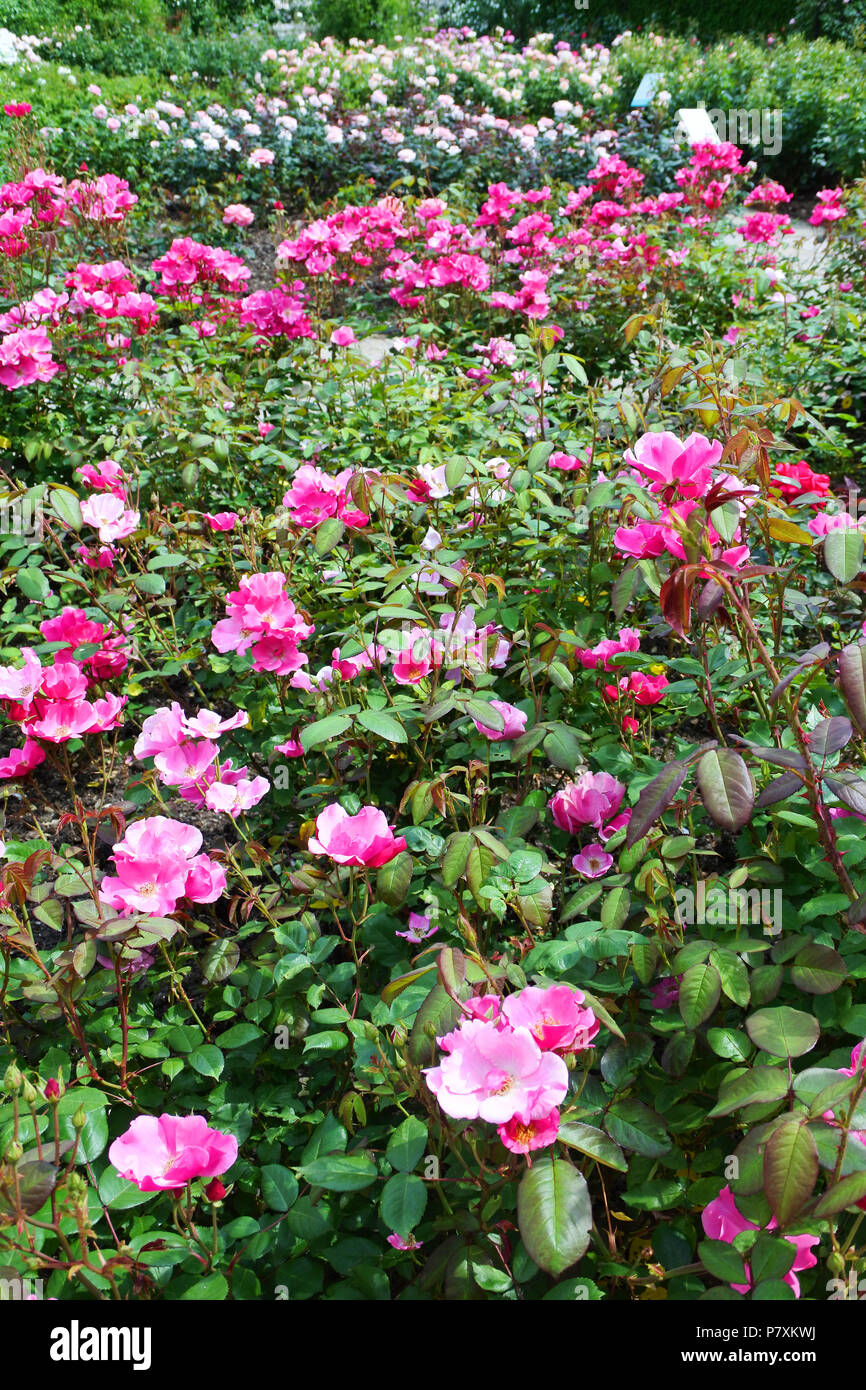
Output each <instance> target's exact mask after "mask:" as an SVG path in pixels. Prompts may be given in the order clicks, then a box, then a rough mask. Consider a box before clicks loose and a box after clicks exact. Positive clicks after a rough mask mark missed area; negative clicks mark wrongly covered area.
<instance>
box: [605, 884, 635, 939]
mask: <svg viewBox="0 0 866 1390" xmlns="http://www.w3.org/2000/svg"><path fill="white" fill-rule="evenodd" d="M630 910H631V893H630V892H629V890H628V887H627V886H626V885H624V884H623V885H622V886H620V887H618V888H611V890H610V892H608V893H606V894H605V897H604V902H603V903H602V905H601V925H602V926H603V927H604V928H605V929H606V930H607V931H618V930H619V928H620V927H621V926H622V925H623V923H624V922H625V921H626V920H627V918H628V914H629V911H630Z"/></svg>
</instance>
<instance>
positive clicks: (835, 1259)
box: [827, 1250, 845, 1278]
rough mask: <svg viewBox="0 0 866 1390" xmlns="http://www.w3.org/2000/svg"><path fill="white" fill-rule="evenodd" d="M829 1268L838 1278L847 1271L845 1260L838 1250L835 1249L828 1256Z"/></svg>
mask: <svg viewBox="0 0 866 1390" xmlns="http://www.w3.org/2000/svg"><path fill="white" fill-rule="evenodd" d="M827 1268H828V1269H829V1271H830V1273H831V1274H834V1275H836V1277H837V1278H838V1277H839V1276H840V1275H842V1274H844V1273H845V1261H844V1259H843V1257H842V1256H841V1255H840V1254H839V1252H838V1250H833V1251H832V1252H831V1253H830V1254H829V1255H828V1256H827Z"/></svg>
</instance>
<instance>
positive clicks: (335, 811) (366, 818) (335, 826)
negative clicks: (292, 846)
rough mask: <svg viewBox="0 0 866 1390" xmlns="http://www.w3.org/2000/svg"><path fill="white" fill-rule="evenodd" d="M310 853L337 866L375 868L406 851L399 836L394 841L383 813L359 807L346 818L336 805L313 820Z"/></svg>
mask: <svg viewBox="0 0 866 1390" xmlns="http://www.w3.org/2000/svg"><path fill="white" fill-rule="evenodd" d="M308 848H309V850H310V851H311V852H312V853H313V854H327V855H329V856H330V858H331V859H333V860H334V861H335V863H337V864H353V865H355V866H357V867H359V868H365V869H378V868H381V866H382V865H383V864H388V863H389V862H390V861H391V860H392V859H395V858H396V857H397V855H398V854H402V852H403V850H404V849H405V848H406V841H405V840H404V838H403V836H402V835H401V836H399V838H395V836H394V831H393V830H392V829H391V826H390V825H389V824H388V821H387V819H386V817H385V814H384V812H383V811H380V810H379V809H378V808H377V807H376V806H362V807H361V809H360V811H359V812H358V814H357V815H355V816H350V815H349V813H348V811H345V810H344V809H343V807H342V806H341V805H340V804H339V803H338V802H336V801H335V802H333V803H332V804H331V805H330V806H326V807H325V809H324V811H320V812H319V814H318V816H317V817H316V833H315V835H314V836H313V837H312V838H311V839H310V841H309V845H308Z"/></svg>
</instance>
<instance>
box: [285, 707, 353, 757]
mask: <svg viewBox="0 0 866 1390" xmlns="http://www.w3.org/2000/svg"><path fill="white" fill-rule="evenodd" d="M351 722H352V719H351V716H350V715H348V714H329V715H327V716H326V717H325V718H324V719H317V720H316V721H315V722H314V723H313V724H307V725H305V726H304V728H303V729H301V732H300V734H299V735H298V740H299V742H300V745H301V747H302V748H303V750H304V752H305V753H309V751H310V749H311V748H317V747H318V745H319V744H320V743H328V742H330V740H331V739H332V738H339V736H340V734H342V733H345V731H346V729H348V727H349V725H350V724H351Z"/></svg>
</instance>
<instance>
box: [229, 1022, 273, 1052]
mask: <svg viewBox="0 0 866 1390" xmlns="http://www.w3.org/2000/svg"><path fill="white" fill-rule="evenodd" d="M264 1036H265V1035H264V1033H263V1032H262V1030H261V1028H257V1027H256V1025H255V1024H254V1023H236V1024H234V1026H233V1027H232V1028H227V1029H226V1031H225V1032H224V1033H220V1036H219V1044H220V1047H221V1048H223V1049H225V1048H233V1047H248V1046H249V1044H250V1043H254V1042H258V1040H259V1038H263V1037H264Z"/></svg>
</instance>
